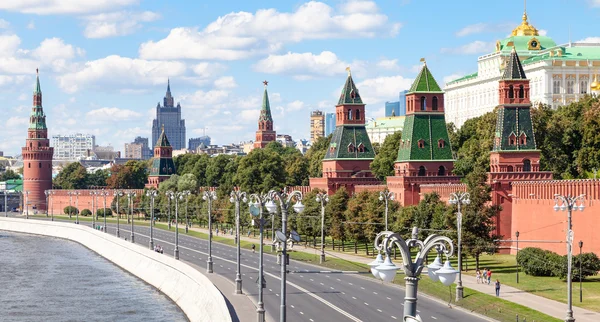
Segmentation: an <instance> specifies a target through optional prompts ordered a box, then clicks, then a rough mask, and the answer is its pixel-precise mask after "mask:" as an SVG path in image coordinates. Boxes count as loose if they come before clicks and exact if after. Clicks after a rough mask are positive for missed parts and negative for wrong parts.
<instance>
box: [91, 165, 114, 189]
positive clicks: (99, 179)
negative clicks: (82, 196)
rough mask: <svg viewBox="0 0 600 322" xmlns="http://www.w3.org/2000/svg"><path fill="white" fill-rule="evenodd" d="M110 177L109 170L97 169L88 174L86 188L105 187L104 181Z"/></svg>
mask: <svg viewBox="0 0 600 322" xmlns="http://www.w3.org/2000/svg"><path fill="white" fill-rule="evenodd" d="M109 175H110V170H108V169H99V170H96V171H94V172H91V173H88V177H87V186H88V187H106V180H107V179H108V176H109Z"/></svg>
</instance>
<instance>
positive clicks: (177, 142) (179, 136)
mask: <svg viewBox="0 0 600 322" xmlns="http://www.w3.org/2000/svg"><path fill="white" fill-rule="evenodd" d="M163 125H164V129H165V134H166V135H167V137H168V138H169V141H170V142H171V146H172V147H173V150H179V149H185V147H186V143H187V142H186V140H185V120H182V119H181V105H179V103H177V106H175V100H174V99H173V96H171V82H170V81H167V94H166V95H165V97H164V100H163V106H160V103H158V104H157V105H156V118H155V119H154V121H152V146H156V143H157V142H158V137H159V136H160V134H161V133H162V127H163Z"/></svg>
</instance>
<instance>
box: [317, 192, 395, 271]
mask: <svg viewBox="0 0 600 322" xmlns="http://www.w3.org/2000/svg"><path fill="white" fill-rule="evenodd" d="M380 198H381V197H380ZM315 200H316V201H317V202H320V203H321V256H320V257H319V263H321V264H323V262H325V205H326V204H327V203H328V202H329V196H328V195H327V193H326V192H318V193H317V197H316V198H315ZM385 218H386V221H385V222H386V228H387V201H386V202H385ZM386 230H387V229H386Z"/></svg>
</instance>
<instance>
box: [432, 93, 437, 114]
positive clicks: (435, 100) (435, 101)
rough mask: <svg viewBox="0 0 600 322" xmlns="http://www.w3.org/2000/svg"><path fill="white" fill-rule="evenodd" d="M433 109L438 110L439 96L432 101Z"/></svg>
mask: <svg viewBox="0 0 600 322" xmlns="http://www.w3.org/2000/svg"><path fill="white" fill-rule="evenodd" d="M431 109H432V110H434V111H437V110H438V98H437V96H434V97H433V98H432V99H431Z"/></svg>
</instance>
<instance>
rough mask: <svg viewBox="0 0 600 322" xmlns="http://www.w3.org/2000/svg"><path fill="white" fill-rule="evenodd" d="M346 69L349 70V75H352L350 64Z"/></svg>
mask: <svg viewBox="0 0 600 322" xmlns="http://www.w3.org/2000/svg"><path fill="white" fill-rule="evenodd" d="M346 71H347V72H348V76H352V72H351V71H350V66H348V67H346Z"/></svg>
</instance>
